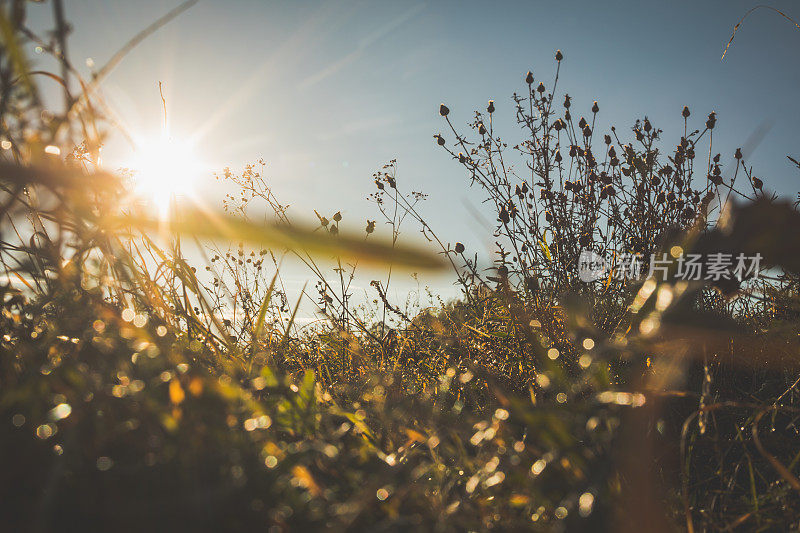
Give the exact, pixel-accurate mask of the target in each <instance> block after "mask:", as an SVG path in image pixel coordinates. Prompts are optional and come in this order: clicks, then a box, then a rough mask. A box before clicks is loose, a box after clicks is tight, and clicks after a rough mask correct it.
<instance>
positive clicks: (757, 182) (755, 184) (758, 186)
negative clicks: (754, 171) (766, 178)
mask: <svg viewBox="0 0 800 533" xmlns="http://www.w3.org/2000/svg"><path fill="white" fill-rule="evenodd" d="M753 187H755V188H756V189H758V190H761V189H762V188H763V187H764V182H763V181H761V180H760V179H758V178H757V177H755V176H753Z"/></svg>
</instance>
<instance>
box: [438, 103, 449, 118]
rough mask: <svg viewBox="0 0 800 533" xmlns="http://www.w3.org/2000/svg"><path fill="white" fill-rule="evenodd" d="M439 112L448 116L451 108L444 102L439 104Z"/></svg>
mask: <svg viewBox="0 0 800 533" xmlns="http://www.w3.org/2000/svg"><path fill="white" fill-rule="evenodd" d="M439 114H440V115H442V116H443V117H446V116H447V115H449V114H450V108H448V107H447V106H446V105H444V104H439Z"/></svg>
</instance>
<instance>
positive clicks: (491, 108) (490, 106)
mask: <svg viewBox="0 0 800 533" xmlns="http://www.w3.org/2000/svg"><path fill="white" fill-rule="evenodd" d="M486 111H488V112H489V113H490V114H491V113H494V100H489V107H487V108H486Z"/></svg>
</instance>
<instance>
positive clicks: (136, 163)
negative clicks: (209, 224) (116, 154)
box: [128, 134, 202, 218]
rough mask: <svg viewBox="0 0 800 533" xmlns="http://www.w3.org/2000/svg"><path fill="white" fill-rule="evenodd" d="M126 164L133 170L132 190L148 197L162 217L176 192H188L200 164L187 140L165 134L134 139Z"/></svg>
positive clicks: (176, 194) (142, 196)
mask: <svg viewBox="0 0 800 533" xmlns="http://www.w3.org/2000/svg"><path fill="white" fill-rule="evenodd" d="M128 167H129V168H130V169H131V170H132V171H133V179H134V191H135V193H136V194H137V196H139V197H141V198H143V199H145V200H147V201H150V202H152V203H153V205H154V206H155V207H156V208H157V209H158V212H159V215H160V216H161V217H162V218H165V217H166V216H167V215H168V213H169V208H170V204H171V203H172V202H173V200H175V199H176V198H177V197H178V196H184V197H185V196H191V195H192V194H193V193H194V190H195V187H196V185H197V179H198V176H199V175H200V174H201V172H202V165H201V163H200V160H199V158H198V156H197V155H196V154H195V151H194V146H193V145H192V143H191V142H189V141H182V140H179V139H175V138H173V137H171V136H169V135H168V134H162V135H161V136H160V137H157V138H143V139H139V140H138V141H137V142H136V145H135V147H134V154H133V157H132V159H131V161H130V164H129V165H128Z"/></svg>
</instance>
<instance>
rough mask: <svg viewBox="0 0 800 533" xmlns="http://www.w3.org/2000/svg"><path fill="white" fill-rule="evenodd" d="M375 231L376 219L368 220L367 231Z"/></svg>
mask: <svg viewBox="0 0 800 533" xmlns="http://www.w3.org/2000/svg"><path fill="white" fill-rule="evenodd" d="M373 231H375V221H374V220H367V233H372V232H373Z"/></svg>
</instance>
